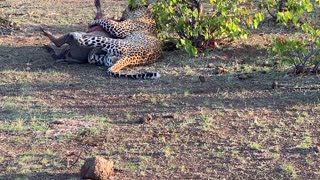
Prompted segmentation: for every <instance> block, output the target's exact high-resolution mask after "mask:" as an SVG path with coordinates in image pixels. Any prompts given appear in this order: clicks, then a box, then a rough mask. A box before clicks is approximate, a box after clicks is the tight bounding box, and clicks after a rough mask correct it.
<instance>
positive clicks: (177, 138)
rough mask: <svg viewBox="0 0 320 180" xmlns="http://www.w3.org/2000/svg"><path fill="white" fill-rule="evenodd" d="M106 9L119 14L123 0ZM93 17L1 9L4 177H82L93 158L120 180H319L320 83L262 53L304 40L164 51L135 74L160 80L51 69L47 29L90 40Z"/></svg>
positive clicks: (35, 7)
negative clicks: (193, 52)
mask: <svg viewBox="0 0 320 180" xmlns="http://www.w3.org/2000/svg"><path fill="white" fill-rule="evenodd" d="M102 5H103V8H104V12H105V13H106V14H107V16H109V17H112V16H119V14H120V13H121V9H123V8H124V7H125V1H102ZM94 11H95V9H94V5H93V2H92V1H89V0H82V1H77V0H72V1H71V0H69V1H60V0H46V1H44V0H37V1H35V0H26V1H18V0H10V1H6V0H4V1H3V0H2V1H1V0H0V18H1V19H0V27H1V28H0V31H1V33H0V34H1V35H0V179H15V178H16V179H19V178H21V179H78V178H79V172H80V167H81V165H82V164H83V163H84V160H85V159H86V158H89V157H93V156H96V155H98V156H102V157H105V158H107V159H111V160H113V161H114V162H115V165H114V167H115V174H114V175H113V177H112V179H303V178H304V179H319V178H320V159H319V147H320V138H319V137H320V129H319V127H320V122H319V119H320V90H319V88H320V81H319V80H320V76H319V75H316V74H313V75H301V76H294V75H291V74H288V69H286V68H283V67H278V65H274V64H273V63H274V61H273V60H272V59H271V58H270V57H269V56H268V54H267V51H266V48H268V47H270V40H269V39H270V34H271V33H277V35H279V36H299V32H295V30H292V29H288V28H283V27H278V26H275V25H269V26H267V25H264V27H263V28H261V29H260V30H259V31H257V32H253V33H252V35H251V36H250V37H249V38H248V39H247V40H242V41H237V42H234V43H233V44H231V45H230V46H227V47H225V48H223V49H220V50H216V49H215V50H210V51H205V52H202V53H200V55H199V57H197V58H190V57H188V56H187V55H186V54H185V53H184V52H182V51H173V52H165V53H164V56H163V58H162V59H161V60H160V61H159V62H157V63H155V64H152V65H149V66H145V67H136V68H132V69H130V70H129V69H128V71H129V72H137V71H155V72H160V73H161V75H162V76H161V78H160V79H157V80H147V81H145V80H144V81H143V80H141V81H140V80H127V79H115V78H110V77H106V76H105V70H106V69H105V67H99V66H94V65H88V64H87V65H80V64H65V63H56V64H53V59H52V58H51V57H50V56H49V54H48V53H47V52H46V51H45V50H44V49H43V48H42V47H43V45H45V44H50V42H49V41H48V40H47V39H46V38H45V37H44V36H43V35H42V34H41V32H40V29H39V27H40V26H42V27H45V28H46V29H48V30H49V31H52V32H53V33H55V34H56V35H61V34H63V33H66V32H70V31H84V30H85V29H86V26H87V23H88V22H90V20H91V19H93V17H94V13H95V12H94ZM2 19H4V20H6V21H2ZM208 64H212V65H213V66H210V67H208ZM217 67H223V68H225V69H226V71H223V72H220V73H217ZM199 76H201V78H200V79H199ZM202 78H204V79H205V80H201V79H202ZM275 81H276V82H277V83H278V84H280V85H281V86H278V88H272V87H273V86H272V84H273V83H274V82H275ZM145 117H148V121H142V120H141V119H143V118H145Z"/></svg>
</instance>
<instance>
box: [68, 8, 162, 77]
mask: <svg viewBox="0 0 320 180" xmlns="http://www.w3.org/2000/svg"><path fill="white" fill-rule="evenodd" d="M93 26H100V27H102V28H103V29H104V30H105V31H106V32H107V33H109V34H110V35H111V36H112V37H113V38H109V37H104V36H87V35H85V34H81V33H77V32H74V33H72V35H73V38H74V39H76V40H77V41H78V43H79V44H80V46H86V47H93V48H95V49H99V50H102V51H104V52H105V53H106V54H104V57H106V58H103V60H102V58H100V60H99V55H96V54H95V53H92V54H91V57H89V62H90V63H96V64H104V65H105V66H107V67H108V69H107V76H111V77H116V78H130V79H157V78H160V76H161V75H160V74H159V73H157V72H145V73H137V74H127V73H123V72H122V71H121V70H122V69H124V68H126V67H133V66H142V65H148V64H152V63H155V62H156V61H158V59H160V57H161V56H162V42H161V41H160V40H159V39H158V37H157V35H156V21H155V18H154V16H153V14H152V13H151V11H150V9H149V8H148V6H147V5H146V6H135V7H133V6H131V5H128V6H127V7H126V9H125V10H124V11H123V13H122V18H121V19H120V21H115V20H113V19H96V20H94V21H92V22H90V23H89V27H93Z"/></svg>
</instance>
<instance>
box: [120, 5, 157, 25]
mask: <svg viewBox="0 0 320 180" xmlns="http://www.w3.org/2000/svg"><path fill="white" fill-rule="evenodd" d="M141 17H145V18H152V17H153V16H152V13H151V11H150V9H148V5H140V6H139V5H138V6H132V5H128V6H127V8H126V9H125V10H124V11H123V12H122V17H121V19H120V21H124V20H127V19H136V18H141Z"/></svg>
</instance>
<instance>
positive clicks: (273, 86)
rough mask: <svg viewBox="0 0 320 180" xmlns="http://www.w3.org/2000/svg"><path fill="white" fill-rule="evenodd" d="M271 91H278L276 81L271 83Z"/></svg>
mask: <svg viewBox="0 0 320 180" xmlns="http://www.w3.org/2000/svg"><path fill="white" fill-rule="evenodd" d="M271 88H272V89H278V88H279V83H278V81H273V83H272V85H271Z"/></svg>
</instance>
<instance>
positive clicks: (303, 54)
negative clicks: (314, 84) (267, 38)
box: [269, 0, 320, 74]
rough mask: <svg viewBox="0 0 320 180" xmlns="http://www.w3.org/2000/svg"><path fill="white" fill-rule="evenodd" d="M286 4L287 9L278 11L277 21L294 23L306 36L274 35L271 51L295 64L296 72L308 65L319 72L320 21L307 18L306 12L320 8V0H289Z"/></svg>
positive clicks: (298, 72)
mask: <svg viewBox="0 0 320 180" xmlns="http://www.w3.org/2000/svg"><path fill="white" fill-rule="evenodd" d="M284 6H285V7H286V9H285V10H282V11H278V12H277V15H276V18H277V21H278V22H280V23H283V24H285V25H287V24H289V23H290V24H293V25H294V26H295V27H296V28H299V29H301V30H302V31H303V32H304V33H305V37H304V39H302V40H301V39H293V38H287V39H284V38H275V36H273V37H272V41H273V43H272V47H271V48H270V49H269V52H270V53H271V54H272V55H275V56H279V57H280V58H281V59H282V60H283V62H285V63H289V64H290V65H293V66H294V72H295V73H296V74H300V73H302V72H304V69H305V67H306V65H313V69H312V71H313V72H317V71H318V68H319V64H320V60H319V59H320V30H319V27H320V25H319V21H318V22H313V21H314V20H316V18H311V19H310V18H307V15H306V13H309V14H310V13H311V12H313V11H314V8H319V7H320V1H313V2H311V1H310V0H288V1H287V2H286V3H285V4H284ZM316 21H317V20H316Z"/></svg>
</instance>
